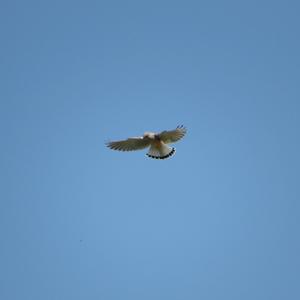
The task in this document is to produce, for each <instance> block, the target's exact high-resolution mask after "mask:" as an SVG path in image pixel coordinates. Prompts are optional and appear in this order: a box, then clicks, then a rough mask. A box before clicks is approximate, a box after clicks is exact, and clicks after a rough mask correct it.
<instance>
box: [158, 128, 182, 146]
mask: <svg viewBox="0 0 300 300" xmlns="http://www.w3.org/2000/svg"><path fill="white" fill-rule="evenodd" d="M185 134H186V128H185V127H184V126H178V127H177V128H176V129H174V130H169V131H166V130H165V131H163V132H161V133H160V134H159V137H160V139H161V140H162V141H163V142H164V143H165V144H169V143H174V142H177V141H179V140H180V139H181V138H183V137H184V135H185Z"/></svg>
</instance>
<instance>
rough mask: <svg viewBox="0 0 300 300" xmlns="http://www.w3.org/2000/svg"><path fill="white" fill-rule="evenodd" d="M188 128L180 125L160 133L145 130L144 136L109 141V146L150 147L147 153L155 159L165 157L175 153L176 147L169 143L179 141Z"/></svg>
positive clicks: (128, 148)
mask: <svg viewBox="0 0 300 300" xmlns="http://www.w3.org/2000/svg"><path fill="white" fill-rule="evenodd" d="M186 132H187V130H186V128H185V127H184V126H178V127H177V128H176V129H174V130H169V131H167V130H165V131H162V132H160V133H153V132H145V133H144V135H143V136H142V137H132V138H128V139H127V140H123V141H116V142H108V143H106V145H107V147H109V148H110V149H113V150H119V151H134V150H142V149H145V148H148V147H150V148H149V151H148V153H147V155H148V156H149V157H151V158H155V159H165V158H168V157H170V156H172V155H173V154H174V153H175V148H173V147H170V146H168V145H167V144H171V143H175V142H177V141H179V140H180V139H181V138H182V137H183V136H184V135H185V134H186Z"/></svg>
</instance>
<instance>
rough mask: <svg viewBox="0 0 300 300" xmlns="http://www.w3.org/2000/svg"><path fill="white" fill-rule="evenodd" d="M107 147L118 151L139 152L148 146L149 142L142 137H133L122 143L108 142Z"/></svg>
mask: <svg viewBox="0 0 300 300" xmlns="http://www.w3.org/2000/svg"><path fill="white" fill-rule="evenodd" d="M106 145H107V147H109V148H110V149H113V150H119V151H134V150H141V149H144V148H147V147H148V146H150V143H149V140H147V139H144V138H143V137H133V138H129V139H127V140H124V141H116V142H108V143H106Z"/></svg>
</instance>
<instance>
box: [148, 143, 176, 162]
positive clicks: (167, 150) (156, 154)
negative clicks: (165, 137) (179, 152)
mask: <svg viewBox="0 0 300 300" xmlns="http://www.w3.org/2000/svg"><path fill="white" fill-rule="evenodd" d="M174 153H175V148H173V147H169V146H167V145H166V144H163V143H162V144H161V145H160V146H159V147H157V146H154V145H152V146H151V147H150V149H149V151H148V153H147V156H149V157H151V158H155V159H165V158H168V157H170V156H172V155H173V154H174Z"/></svg>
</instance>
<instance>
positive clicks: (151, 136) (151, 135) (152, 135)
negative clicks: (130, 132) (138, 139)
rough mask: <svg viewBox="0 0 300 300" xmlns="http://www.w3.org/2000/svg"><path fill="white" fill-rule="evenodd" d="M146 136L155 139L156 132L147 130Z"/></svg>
mask: <svg viewBox="0 0 300 300" xmlns="http://www.w3.org/2000/svg"><path fill="white" fill-rule="evenodd" d="M144 138H146V139H154V138H155V134H154V133H152V132H145V133H144Z"/></svg>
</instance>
